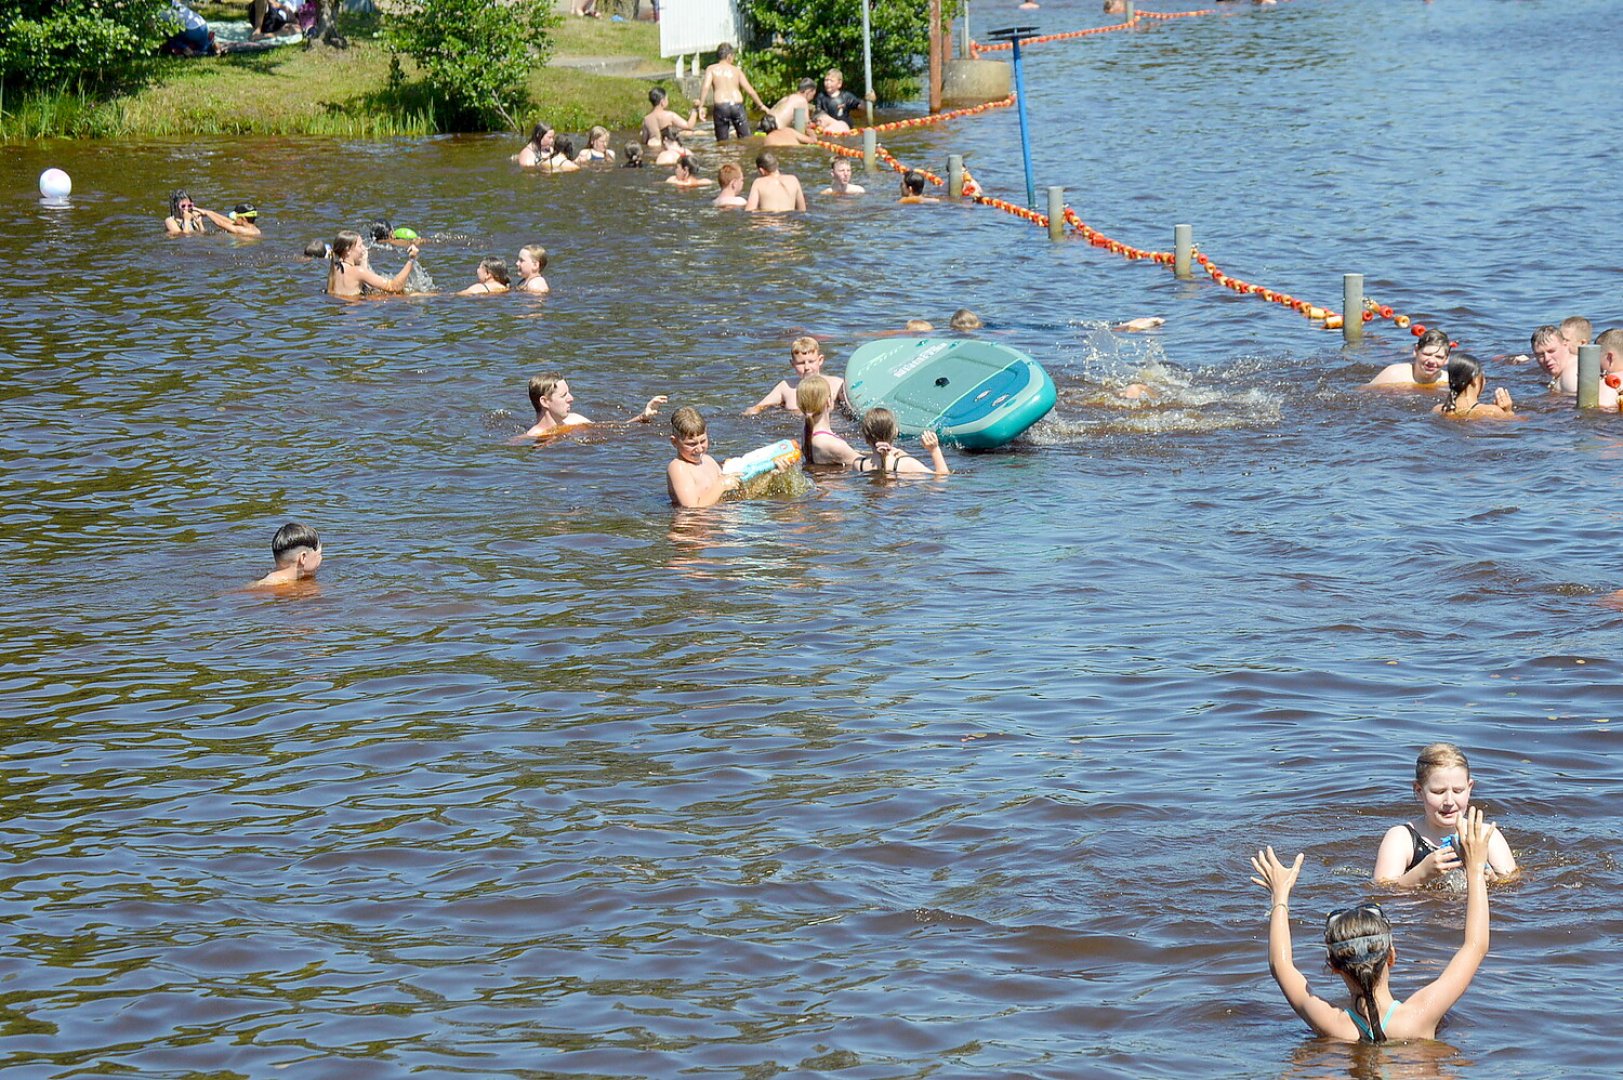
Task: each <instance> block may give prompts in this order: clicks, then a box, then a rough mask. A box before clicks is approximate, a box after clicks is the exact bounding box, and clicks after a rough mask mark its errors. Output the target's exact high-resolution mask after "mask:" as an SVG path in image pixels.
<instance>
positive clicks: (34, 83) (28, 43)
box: [0, 0, 180, 90]
mask: <svg viewBox="0 0 1623 1080" xmlns="http://www.w3.org/2000/svg"><path fill="white" fill-rule="evenodd" d="M4 7H6V8H7V9H9V10H7V11H6V12H5V13H4V14H0V84H3V85H4V86H7V87H10V88H13V89H20V90H37V89H47V88H50V89H61V88H65V87H68V86H79V87H85V86H94V87H118V86H123V85H128V84H132V83H136V82H139V81H141V80H142V79H143V78H144V77H145V76H146V75H147V74H148V73H149V72H150V70H151V59H152V57H153V55H154V53H156V51H157V48H158V46H159V45H161V44H163V42H164V41H166V40H168V38H169V37H171V36H172V35H173V34H175V33H176V32H177V31H178V30H179V29H180V27H179V25H178V24H176V23H173V22H171V21H169V18H168V15H169V12H170V10H171V8H170V6H169V0H8V2H7V3H6V4H5V5H4Z"/></svg>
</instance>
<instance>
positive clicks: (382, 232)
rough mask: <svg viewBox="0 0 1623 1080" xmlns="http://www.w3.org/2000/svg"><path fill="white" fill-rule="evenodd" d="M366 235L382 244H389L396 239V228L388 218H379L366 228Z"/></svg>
mask: <svg viewBox="0 0 1623 1080" xmlns="http://www.w3.org/2000/svg"><path fill="white" fill-rule="evenodd" d="M366 235H367V236H370V237H371V238H372V239H373V240H376V241H377V242H378V243H380V244H383V243H387V242H388V241H389V240H391V239H392V238H393V237H394V226H393V225H390V224H389V220H388V219H387V218H379V219H378V220H376V221H374V222H372V224H370V225H368V226H367V227H366Z"/></svg>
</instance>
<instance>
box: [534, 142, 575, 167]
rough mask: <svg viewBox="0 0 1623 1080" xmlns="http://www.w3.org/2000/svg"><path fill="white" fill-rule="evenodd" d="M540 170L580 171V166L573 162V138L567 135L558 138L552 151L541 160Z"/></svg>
mask: <svg viewBox="0 0 1623 1080" xmlns="http://www.w3.org/2000/svg"><path fill="white" fill-rule="evenodd" d="M541 171H542V172H544V173H567V172H580V166H579V165H577V164H575V140H573V139H571V138H570V137H569V136H568V135H564V136H562V137H560V138H559V139H558V142H557V145H556V146H554V147H553V150H552V153H551V154H550V155H549V156H548V157H547V159H546V160H545V161H543V162H541Z"/></svg>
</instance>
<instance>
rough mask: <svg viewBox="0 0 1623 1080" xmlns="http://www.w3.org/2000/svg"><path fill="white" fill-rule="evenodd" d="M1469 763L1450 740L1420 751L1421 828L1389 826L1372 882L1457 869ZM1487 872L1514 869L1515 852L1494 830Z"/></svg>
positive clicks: (1421, 879) (1418, 880)
mask: <svg viewBox="0 0 1623 1080" xmlns="http://www.w3.org/2000/svg"><path fill="white" fill-rule="evenodd" d="M1475 784H1476V781H1475V780H1473V779H1471V765H1470V762H1468V761H1466V760H1465V752H1464V751H1463V750H1461V749H1460V748H1459V747H1457V746H1455V745H1453V744H1452V743H1432V744H1431V745H1430V746H1427V747H1425V748H1424V749H1422V750H1421V751H1420V756H1419V758H1418V759H1416V761H1415V766H1414V795H1415V798H1416V799H1417V800H1418V801H1419V803H1420V807H1421V809H1422V810H1423V811H1424V815H1423V817H1422V819H1421V823H1420V827H1419V828H1416V827H1415V826H1414V825H1413V824H1412V823H1405V824H1403V825H1394V826H1392V827H1391V828H1390V829H1388V830H1387V831H1386V835H1385V836H1384V837H1382V838H1381V847H1380V850H1379V851H1378V852H1376V854H1375V873H1374V875H1373V877H1374V880H1375V883H1376V884H1377V885H1401V886H1404V887H1405V888H1409V887H1413V886H1415V885H1424V884H1425V883H1427V882H1428V881H1435V880H1437V879H1438V878H1440V877H1442V876H1443V875H1444V874H1446V873H1448V872H1449V871H1450V870H1458V869H1460V866H1461V863H1460V856H1459V853H1458V852H1457V851H1455V850H1454V846H1453V843H1454V841H1455V834H1456V833H1457V832H1458V831H1459V827H1460V821H1461V819H1462V818H1463V817H1464V816H1465V813H1466V811H1467V810H1468V809H1470V806H1471V788H1472V787H1473V786H1475ZM1486 861H1487V864H1488V872H1489V873H1490V874H1491V875H1492V876H1494V877H1509V876H1510V875H1512V874H1514V873H1516V856H1515V855H1513V854H1511V851H1510V845H1509V844H1508V843H1506V842H1505V838H1504V835H1503V834H1502V833H1500V832H1499V830H1498V829H1495V830H1494V831H1493V836H1492V837H1491V838H1490V839H1489V841H1488V849H1487V858H1486Z"/></svg>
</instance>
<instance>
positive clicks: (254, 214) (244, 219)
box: [197, 203, 264, 237]
mask: <svg viewBox="0 0 1623 1080" xmlns="http://www.w3.org/2000/svg"><path fill="white" fill-rule="evenodd" d="M197 212H198V213H199V214H202V215H204V216H205V217H207V218H208V219H209V220H210V221H212V222H214V224H215V225H218V226H219V227H220V230H221V231H222V232H228V233H230V234H231V235H232V236H243V237H256V236H263V235H264V234H263V233H261V232H260V231H259V226H258V225H255V224H254V219H256V218H258V217H259V211H258V210H256V209H254V204H253V203H238V204H237V205H236V206H233V207H232V208H231V212H230V213H228V214H216V213H215V212H214V211H213V210H202V209H199V210H198V211H197Z"/></svg>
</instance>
